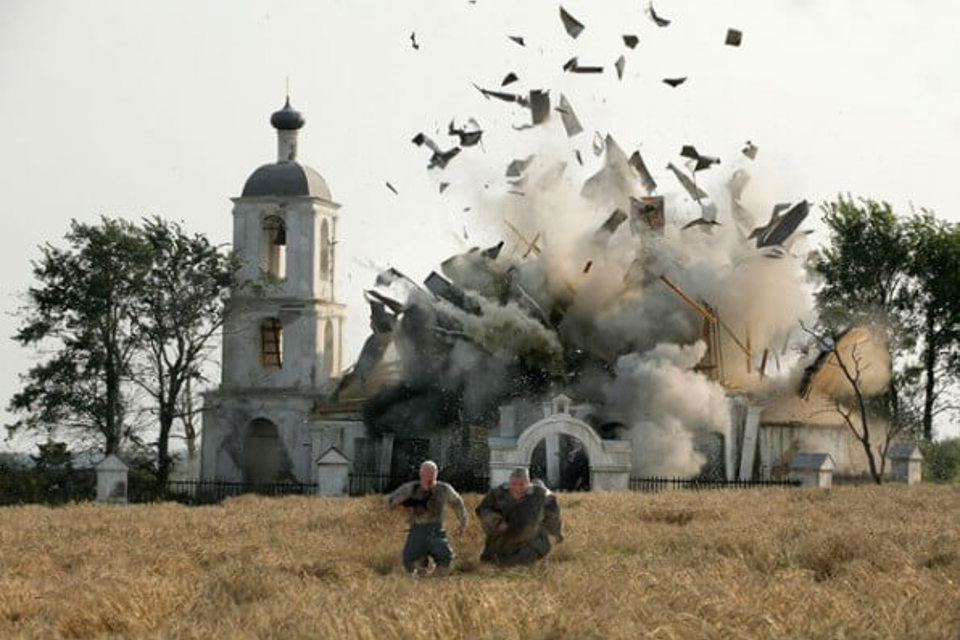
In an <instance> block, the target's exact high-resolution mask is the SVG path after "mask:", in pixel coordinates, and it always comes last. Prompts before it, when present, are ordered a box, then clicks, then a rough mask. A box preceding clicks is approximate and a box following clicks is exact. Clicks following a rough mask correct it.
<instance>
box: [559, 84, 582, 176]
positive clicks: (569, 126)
mask: <svg viewBox="0 0 960 640" xmlns="http://www.w3.org/2000/svg"><path fill="white" fill-rule="evenodd" d="M557 111H559V112H560V120H561V121H563V128H564V129H566V131H567V137H568V138H572V137H573V136H575V135H577V134H578V133H580V132H581V131H583V127H582V126H580V121H579V120H577V114H575V113H574V112H573V107H571V106H570V103H569V102H568V101H567V97H566V96H565V95H563V94H562V93H561V94H560V106H558V107H557ZM581 164H583V163H582V162H581Z"/></svg>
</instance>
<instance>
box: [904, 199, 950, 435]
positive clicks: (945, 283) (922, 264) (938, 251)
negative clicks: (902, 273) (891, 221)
mask: <svg viewBox="0 0 960 640" xmlns="http://www.w3.org/2000/svg"><path fill="white" fill-rule="evenodd" d="M907 231H908V238H909V240H910V248H911V253H912V259H911V261H910V266H909V270H908V272H909V274H910V276H911V279H912V281H913V287H912V292H911V297H910V303H909V306H910V308H911V310H912V312H913V313H914V315H915V318H916V326H917V329H918V334H919V336H920V363H919V367H918V369H919V370H920V372H921V374H920V375H921V377H922V382H921V385H922V403H923V409H922V425H923V437H924V439H926V440H928V441H930V440H932V439H933V420H934V417H935V416H936V415H937V414H938V413H941V412H944V411H949V410H954V411H955V410H957V407H956V406H955V405H951V404H950V403H949V402H948V401H947V397H948V395H949V390H950V389H951V386H953V385H956V384H957V382H958V381H960V225H956V224H950V223H947V222H944V221H942V220H937V219H936V218H934V217H933V215H931V214H929V213H926V212H925V213H922V214H920V215H915V216H914V217H913V218H912V219H911V220H910V221H909V222H908V223H907Z"/></svg>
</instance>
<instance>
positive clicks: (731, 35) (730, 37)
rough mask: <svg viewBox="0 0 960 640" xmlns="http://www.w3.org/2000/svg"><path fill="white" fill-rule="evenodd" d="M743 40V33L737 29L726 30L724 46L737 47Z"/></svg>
mask: <svg viewBox="0 0 960 640" xmlns="http://www.w3.org/2000/svg"><path fill="white" fill-rule="evenodd" d="M742 40H743V32H742V31H739V30H737V29H727V39H726V40H725V41H724V44H726V45H729V46H731V47H739V46H740V42H741V41H742Z"/></svg>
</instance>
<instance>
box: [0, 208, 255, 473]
mask: <svg viewBox="0 0 960 640" xmlns="http://www.w3.org/2000/svg"><path fill="white" fill-rule="evenodd" d="M66 239H67V241H68V247H67V248H66V249H58V248H55V247H53V246H50V245H45V246H44V247H41V252H42V254H43V255H42V259H41V260H40V261H39V262H38V263H37V264H35V265H34V276H35V277H36V278H37V280H38V281H39V283H40V284H39V285H38V286H35V287H32V288H31V289H30V290H29V292H28V296H27V305H26V306H25V308H24V309H22V310H21V315H22V317H23V325H22V326H21V328H20V330H19V331H18V333H17V335H16V337H15V339H16V340H18V341H19V342H20V343H21V344H23V345H30V346H37V347H41V346H43V347H48V346H49V347H52V355H51V357H50V358H49V359H48V360H46V361H44V362H42V363H41V364H39V365H37V366H36V367H33V368H32V369H31V370H30V371H29V372H28V373H27V374H26V375H24V376H23V379H24V382H25V386H24V388H23V389H22V390H21V391H20V392H19V393H18V394H17V395H15V396H14V398H13V400H12V401H11V403H10V408H11V410H13V411H17V412H21V413H23V414H25V417H24V418H22V419H21V420H19V421H18V422H17V423H15V424H13V425H8V426H7V429H8V431H9V432H10V435H13V433H15V432H16V431H18V430H21V429H27V430H41V431H46V432H47V433H48V435H49V434H52V433H54V432H56V431H60V430H62V429H64V428H68V429H69V430H70V431H71V432H72V433H73V434H74V435H79V436H80V437H81V438H86V439H89V438H90V436H91V435H94V436H96V437H95V438H94V439H95V441H96V442H95V445H96V446H97V447H98V448H101V449H102V450H103V451H105V452H106V453H108V454H109V453H115V452H117V450H118V449H119V447H120V445H121V444H124V443H125V442H127V441H132V443H133V444H140V443H139V441H138V440H137V439H136V438H135V434H134V433H133V428H134V424H133V417H134V416H135V415H136V413H135V409H137V408H138V407H137V402H138V398H137V397H136V396H135V393H136V391H138V390H139V391H140V392H141V393H142V394H145V396H146V397H147V398H149V400H150V406H149V407H147V409H148V410H149V411H150V412H151V413H152V414H154V415H155V416H156V419H157V427H158V437H157V440H156V447H157V450H156V456H157V457H156V463H157V471H158V473H157V479H158V481H159V482H160V483H161V485H162V484H165V483H166V479H167V477H168V475H169V471H170V467H171V458H170V455H169V441H170V437H171V434H172V431H173V426H174V424H175V422H176V421H177V420H178V419H179V420H181V421H182V422H183V424H184V425H185V431H186V432H187V433H186V434H185V435H186V436H188V437H192V438H195V436H196V433H195V430H194V429H193V415H192V414H193V412H194V409H193V398H192V396H191V394H192V392H193V391H192V390H193V385H192V383H194V382H197V381H201V380H203V379H204V378H203V371H202V368H203V365H204V363H205V361H206V360H207V357H208V355H209V352H210V350H211V349H212V348H213V347H212V338H213V336H214V335H215V334H216V333H217V331H219V329H220V327H221V326H222V323H223V305H224V298H225V296H226V294H227V292H228V291H229V290H230V289H231V287H233V286H234V285H237V284H238V283H236V282H235V279H236V274H237V272H238V268H239V263H238V261H237V259H236V258H235V257H233V256H232V255H229V254H224V253H222V252H221V251H220V250H219V249H218V248H217V247H215V246H213V245H212V244H211V243H210V241H209V240H208V239H207V238H206V237H205V236H203V235H199V234H197V235H189V234H187V233H185V232H184V231H183V229H181V227H180V226H179V225H178V224H176V223H172V222H168V221H165V220H163V219H161V218H159V217H154V218H151V219H147V220H144V221H143V222H142V224H141V225H139V226H138V225H135V224H133V223H130V222H126V221H122V220H111V219H108V218H102V219H101V221H100V224H99V225H85V224H80V223H78V222H76V221H73V222H71V230H70V232H69V233H68V234H67V235H66Z"/></svg>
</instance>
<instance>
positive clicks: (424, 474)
mask: <svg viewBox="0 0 960 640" xmlns="http://www.w3.org/2000/svg"><path fill="white" fill-rule="evenodd" d="M435 484H437V463H436V462H434V461H432V460H427V461H426V462H424V463H423V464H421V465H420V486H421V487H423V488H424V489H427V490H429V489H433V487H434V485H435Z"/></svg>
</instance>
